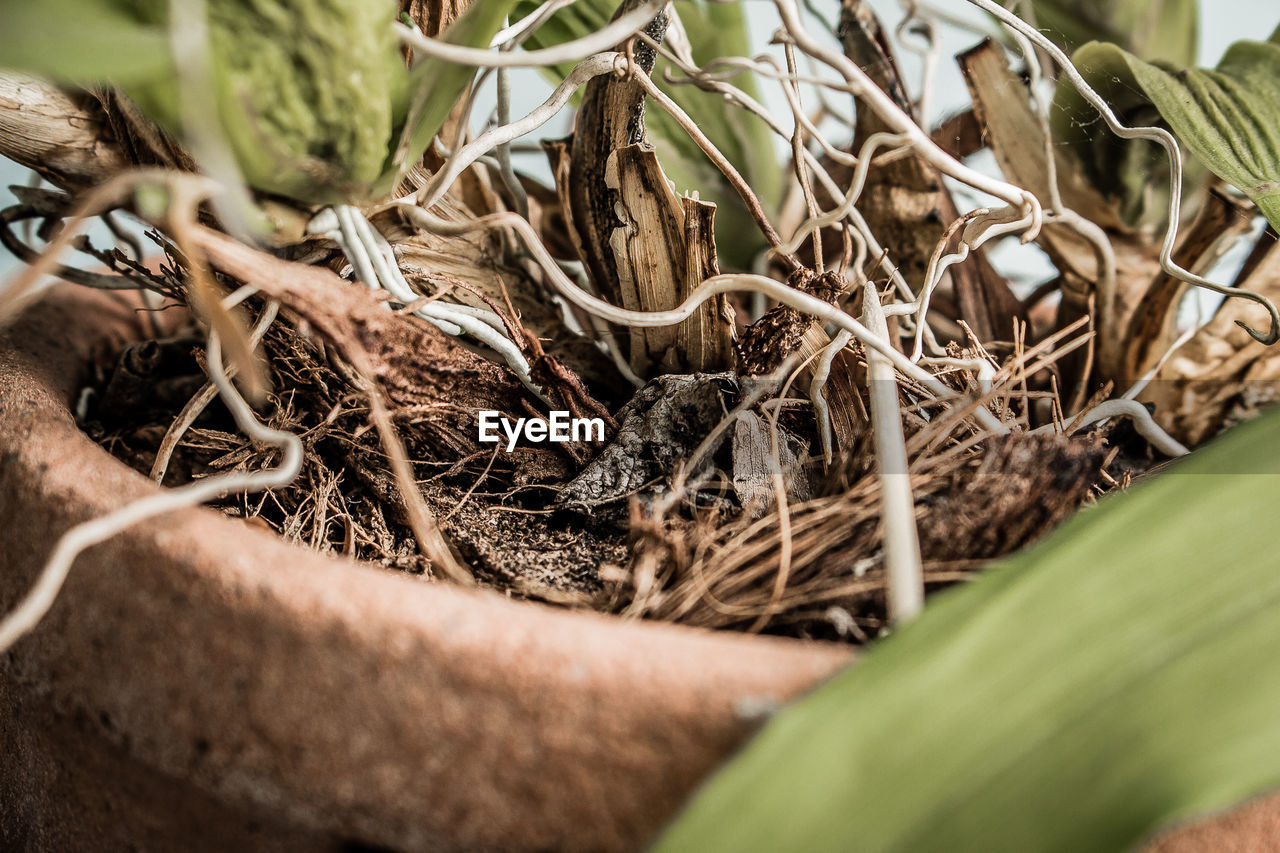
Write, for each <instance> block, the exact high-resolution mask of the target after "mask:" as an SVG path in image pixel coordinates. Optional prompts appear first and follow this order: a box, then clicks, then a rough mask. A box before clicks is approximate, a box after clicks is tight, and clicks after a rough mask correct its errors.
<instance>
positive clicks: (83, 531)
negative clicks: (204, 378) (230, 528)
mask: <svg viewBox="0 0 1280 853" xmlns="http://www.w3.org/2000/svg"><path fill="white" fill-rule="evenodd" d="M207 367H208V371H209V378H210V379H211V380H212V381H213V383H214V384H215V385H217V386H218V391H219V392H220V393H221V395H222V400H223V402H224V403H225V404H226V406H227V408H228V409H229V410H230V411H231V414H232V416H233V417H234V418H235V421H236V425H237V426H239V428H240V429H241V430H242V431H243V432H244V433H245V434H246V435H247V436H249V438H250V439H251V440H253V441H258V442H262V443H264V444H272V445H275V446H276V447H279V448H280V449H281V451H283V453H282V456H281V459H280V463H279V464H278V465H277V466H276V467H275V468H268V469H265V470H262V471H232V472H229V473H226V474H219V475H217V476H214V477H209V478H207V479H204V480H197V481H195V482H193V483H188V484H187V485H185V486H179V487H178V488H176V489H167V490H165V491H162V492H159V493H157V494H153V495H149V496H148V497H145V498H142V499H141V500H137V501H134V502H133V503H131V504H128V505H127V506H124V507H121V508H120V509H118V510H116V511H115V512H111V513H108V514H106V515H104V516H102V517H101V518H95V519H92V520H90V521H85V522H81V523H80V524H77V525H76V526H74V527H72V528H71V529H70V530H68V531H67V532H66V533H64V534H63V535H62V537H61V538H60V539H59V540H58V544H57V545H56V546H55V547H54V550H53V554H52V555H51V556H50V557H49V560H48V562H47V563H45V565H44V568H43V569H42V570H41V571H40V575H39V577H38V578H37V579H36V582H35V585H34V586H32V587H31V589H30V591H28V592H27V594H26V596H25V597H23V599H22V600H21V601H19V602H18V604H17V605H16V606H15V607H14V608H13V610H11V611H10V612H9V613H8V614H6V615H5V617H4V619H3V620H2V621H0V653H3V652H4V651H6V650H7V649H8V648H9V647H10V646H12V645H13V644H14V643H15V642H17V641H18V640H19V639H21V638H22V637H23V636H24V635H25V634H26V633H27V632H29V631H31V630H32V629H33V628H35V626H36V625H37V624H39V622H40V620H41V619H43V618H44V615H45V614H46V613H48V612H49V608H50V607H51V606H52V605H53V602H54V600H55V599H56V598H57V596H58V592H59V591H60V590H61V589H62V585H63V583H64V582H65V581H66V579H67V574H68V572H70V570H71V564H72V563H73V562H74V561H75V558H76V557H77V556H78V555H79V554H80V552H81V551H83V550H85V549H86V548H88V547H90V546H91V545H96V544H98V543H99V542H103V541H105V540H107V539H110V538H111V537H112V536H115V535H116V534H117V533H120V532H121V531H123V530H125V529H126V528H128V527H130V526H131V525H134V524H137V523H138V522H140V521H144V520H145V519H148V518H151V517H153V516H156V515H160V514H162V513H166V512H171V511H172V510H175V509H182V508H184V507H189V506H195V505H196V504H200V503H204V502H205V501H208V500H212V499H214V498H219V497H222V496H224V495H228V494H231V493H232V492H256V491H262V490H263V489H275V488H280V487H282V486H286V485H288V484H289V483H290V482H292V481H293V478H294V477H296V476H297V475H298V471H299V470H301V468H302V456H303V453H302V442H301V441H300V440H299V439H298V437H297V436H296V435H293V434H291V433H287V432H284V431H282V430H277V429H272V428H270V427H268V426H266V425H264V424H263V423H261V422H260V421H259V420H258V419H257V417H256V416H255V415H254V413H253V410H252V409H251V408H249V404H248V403H246V402H245V400H244V398H243V397H241V396H240V393H239V392H238V391H237V390H236V389H235V387H234V386H233V385H232V384H231V380H230V379H228V378H227V374H226V370H225V369H224V367H223V365H222V347H221V345H220V343H219V341H218V336H217V333H215V332H212V331H211V332H210V333H209V349H208V365H207Z"/></svg>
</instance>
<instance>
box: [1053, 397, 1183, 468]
mask: <svg viewBox="0 0 1280 853" xmlns="http://www.w3.org/2000/svg"><path fill="white" fill-rule="evenodd" d="M1107 418H1129V419H1130V420H1131V421H1133V427H1134V429H1136V430H1137V431H1138V435H1140V436H1142V437H1143V438H1145V439H1146V440H1147V441H1148V443H1150V444H1151V446H1152V447H1154V448H1155V449H1156V450H1159V451H1160V452H1161V453H1163V454H1164V455H1165V456H1186V455H1187V454H1188V453H1190V452H1191V451H1190V450H1188V449H1187V448H1186V446H1185V445H1183V444H1182V443H1181V442H1180V441H1178V440H1177V439H1176V438H1174V437H1173V436H1171V435H1169V433H1167V432H1165V431H1164V430H1163V429H1162V428H1161V427H1160V425H1159V424H1158V423H1156V422H1155V419H1154V418H1152V417H1151V412H1149V411H1147V407H1146V406H1144V405H1142V404H1141V403H1139V402H1138V401H1137V400H1106V401H1104V402H1102V403H1099V404H1098V405H1096V406H1094V407H1093V408H1092V409H1090V410H1089V411H1087V412H1085V413H1084V414H1083V415H1081V416H1080V417H1079V418H1077V419H1076V423H1075V426H1074V427H1073V428H1072V430H1071V432H1072V434H1074V433H1077V432H1079V431H1080V430H1082V429H1084V428H1085V427H1087V426H1092V425H1093V424H1096V423H1098V422H1099V421H1105V420H1106V419H1107ZM1056 430H1057V424H1045V425H1044V426H1042V427H1037V428H1035V429H1033V430H1032V431H1031V434H1032V435H1037V434H1042V433H1052V432H1055V431H1056Z"/></svg>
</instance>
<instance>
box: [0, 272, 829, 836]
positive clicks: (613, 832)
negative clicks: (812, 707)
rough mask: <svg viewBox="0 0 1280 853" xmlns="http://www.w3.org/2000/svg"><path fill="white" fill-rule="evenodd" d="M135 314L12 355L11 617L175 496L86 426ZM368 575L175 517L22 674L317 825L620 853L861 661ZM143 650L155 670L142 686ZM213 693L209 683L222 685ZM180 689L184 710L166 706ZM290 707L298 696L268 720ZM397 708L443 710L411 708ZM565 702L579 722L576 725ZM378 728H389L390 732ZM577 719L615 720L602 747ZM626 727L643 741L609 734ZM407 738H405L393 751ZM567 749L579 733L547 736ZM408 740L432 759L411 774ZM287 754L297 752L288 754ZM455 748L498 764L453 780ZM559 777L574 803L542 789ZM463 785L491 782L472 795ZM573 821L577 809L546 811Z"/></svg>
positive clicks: (48, 310)
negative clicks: (70, 550)
mask: <svg viewBox="0 0 1280 853" xmlns="http://www.w3.org/2000/svg"><path fill="white" fill-rule="evenodd" d="M135 322H136V320H135V316H134V313H133V311H132V309H131V307H130V305H129V304H128V303H127V301H126V302H122V301H120V299H119V297H118V296H115V295H104V294H101V293H94V292H86V291H82V290H79V289H76V290H73V291H67V290H60V291H58V292H56V293H55V295H54V296H53V297H51V298H48V299H46V300H45V301H44V302H42V303H41V304H40V305H38V306H36V308H35V309H33V310H32V311H31V312H29V313H28V314H27V315H26V317H25V318H24V319H23V320H22V321H20V324H19V325H18V326H15V328H14V329H13V330H12V331H11V332H10V333H9V334H8V335H6V339H5V340H4V341H3V343H0V465H2V466H3V468H4V469H6V472H7V475H8V476H7V477H6V479H7V480H8V481H9V482H10V484H11V485H10V486H6V487H4V489H3V490H0V491H3V492H4V493H5V494H4V496H2V497H0V512H4V513H5V514H12V513H13V512H14V508H15V507H23V508H24V509H23V510H21V511H22V514H23V518H22V522H21V524H16V523H15V521H14V520H12V519H11V521H10V523H9V524H8V525H7V526H8V527H9V528H10V530H9V533H8V534H7V540H5V539H3V538H0V547H5V548H17V549H19V551H22V552H24V553H25V556H24V557H23V558H22V559H19V560H18V561H17V563H19V565H18V566H15V567H14V570H13V571H11V572H4V573H0V606H3V607H6V608H7V607H8V606H10V605H11V604H12V602H13V601H14V600H15V599H16V597H17V595H18V594H20V593H21V591H23V590H25V589H26V588H27V586H28V585H29V582H30V580H31V578H32V577H34V574H35V571H36V570H37V569H38V567H39V565H40V564H41V563H42V562H43V560H42V555H43V554H44V553H46V551H47V548H49V547H52V544H53V541H54V539H55V537H56V535H57V532H59V531H61V530H63V529H65V528H66V527H68V526H70V524H72V523H74V522H75V521H79V520H83V519H85V518H89V517H93V516H96V515H100V514H103V513H105V512H106V511H109V510H111V509H114V508H116V507H118V506H120V505H121V504H122V503H123V502H124V501H126V500H129V499H133V498H136V497H140V496H143V495H145V494H151V493H155V492H156V491H157V490H158V488H159V487H157V486H156V485H155V484H154V483H152V482H151V481H150V480H148V479H147V478H146V477H144V476H142V475H141V474H139V473H137V472H135V471H133V470H131V469H129V468H128V467H127V466H125V465H124V464H123V463H121V462H119V461H118V460H116V459H115V458H114V457H112V456H110V455H109V454H108V453H107V452H106V451H105V450H104V449H102V448H101V447H99V446H97V445H96V444H94V443H93V442H91V441H90V440H89V439H88V437H87V436H85V435H84V434H83V433H82V432H80V430H79V429H78V428H77V427H76V425H75V424H74V421H73V419H72V417H71V414H70V412H69V404H70V403H71V401H72V397H73V394H74V393H75V391H76V386H77V385H78V382H79V376H80V375H81V374H82V372H83V369H84V367H85V366H86V365H87V363H88V362H87V359H86V357H87V356H90V355H96V356H98V357H101V356H102V355H103V353H104V352H105V351H106V350H108V349H111V348H112V347H118V346H119V345H120V344H121V343H123V341H124V340H125V339H126V338H127V337H128V336H129V335H130V331H129V330H130V328H131V326H132V325H133V324H134V323H135ZM13 484H19V485H13ZM11 489H13V492H12V493H10V490H11ZM19 492H20V494H19ZM15 528H25V529H15ZM15 540H16V541H15ZM41 545H44V546H45V547H44V548H43V549H42V548H41V547H40V546H41ZM24 546H26V547H25V549H24ZM150 561H163V562H165V563H166V565H165V566H163V567H162V568H159V569H157V568H156V567H155V566H148V565H146V564H147V563H149V562H150ZM353 563H354V561H350V560H340V559H337V558H334V557H331V556H327V555H321V554H318V553H316V552H312V551H309V550H307V549H305V548H302V547H298V546H294V545H291V544H289V543H286V542H284V541H283V540H282V539H280V538H279V537H277V536H275V535H274V534H271V533H268V532H266V531H262V530H257V529H253V528H251V527H250V526H248V525H245V524H243V523H242V522H238V521H236V520H233V519H230V518H226V517H224V516H222V515H220V514H219V513H217V512H215V511H213V510H210V509H206V508H198V509H190V510H184V511H179V512H175V513H172V514H169V515H166V516H163V517H161V518H158V519H155V520H153V521H149V522H145V523H143V524H141V525H138V526H136V527H134V528H131V529H130V530H129V531H127V532H126V533H124V534H122V535H121V536H119V537H116V538H115V539H114V540H111V541H109V542H107V543H104V544H103V545H100V546H97V547H95V548H94V549H91V550H90V551H88V552H86V554H84V555H82V556H81V558H80V559H79V560H78V561H77V563H76V566H75V567H74V568H73V570H72V576H71V578H70V579H69V580H68V583H67V587H66V589H64V591H63V595H62V596H61V598H60V600H59V601H58V603H57V604H55V607H54V609H53V611H52V612H51V613H50V615H49V617H48V619H47V620H46V622H45V623H44V624H42V625H41V627H40V628H38V629H37V631H36V632H34V633H33V634H32V635H31V636H29V637H27V638H24V640H22V641H21V642H20V643H19V644H18V645H17V646H15V648H14V649H13V650H12V651H11V653H10V660H9V670H10V676H11V677H12V678H14V679H15V682H16V683H19V684H28V685H34V687H33V689H37V690H38V691H39V692H41V693H42V694H46V695H51V696H52V697H53V701H54V702H55V704H57V705H59V706H60V707H63V708H72V709H77V710H78V711H80V712H85V713H89V714H91V718H94V719H96V718H97V716H98V715H102V717H103V719H109V720H111V721H112V722H111V723H110V725H106V726H104V731H103V732H101V734H103V736H104V737H107V738H108V739H110V740H112V741H113V742H115V743H117V744H127V745H128V747H127V748H128V749H129V750H130V751H131V752H132V754H133V755H135V756H136V757H137V758H138V759H139V760H141V761H143V762H145V763H147V764H149V765H153V766H154V767H156V768H158V769H159V770H161V771H162V772H165V773H170V774H174V775H177V776H180V777H185V778H190V779H192V780H193V781H194V783H195V784H196V785H197V786H199V787H200V788H202V789H203V790H206V791H209V792H211V793H213V794H214V795H215V796H217V797H219V798H222V799H225V800H227V801H228V802H232V803H235V804H240V805H244V806H246V807H258V808H264V809H268V810H270V811H272V812H274V813H278V814H282V815H285V816H286V817H287V818H288V819H289V820H292V821H296V822H298V823H300V824H302V825H305V826H308V827H313V828H319V829H322V830H325V831H333V832H339V833H346V834H354V835H358V836H360V837H365V838H368V839H370V840H373V841H377V842H379V843H386V844H393V845H396V846H405V847H423V848H426V847H436V846H442V847H451V846H473V845H475V846H490V845H498V846H530V847H532V846H542V847H546V846H551V847H567V846H584V847H594V848H613V849H618V848H625V847H630V846H634V845H635V844H638V843H642V842H643V840H644V839H645V838H646V837H647V835H648V834H649V833H651V832H652V831H653V830H654V829H655V828H656V827H657V826H658V825H660V823H661V821H662V820H664V819H665V818H666V817H667V816H668V815H669V814H670V812H671V810H672V808H673V807H674V806H675V805H676V804H677V803H678V802H679V801H680V799H681V798H682V797H683V796H684V795H685V794H686V793H687V791H688V790H689V789H690V788H691V787H692V786H693V785H695V784H696V783H697V781H698V780H699V779H700V778H701V777H702V776H703V775H705V773H706V772H707V771H708V770H709V769H711V768H712V767H714V766H715V764H716V763H717V762H718V761H719V760H720V759H721V758H722V757H723V756H724V755H725V754H726V752H727V751H728V750H729V749H731V748H732V747H733V746H734V745H735V744H737V743H738V742H740V741H741V739H742V738H743V737H745V735H746V734H747V733H749V731H750V730H751V729H752V727H753V726H754V725H755V724H756V723H755V722H753V721H752V720H750V719H748V716H747V715H746V712H747V711H748V710H749V709H750V708H751V707H759V706H761V705H762V704H763V705H768V704H770V703H776V702H779V701H783V700H785V699H788V698H791V697H793V696H794V695H795V694H796V693H797V692H798V691H801V690H804V689H806V688H807V687H808V686H810V685H812V684H813V683H814V682H815V681H816V680H818V679H820V678H822V677H824V676H825V675H827V674H829V673H830V672H832V671H833V670H834V669H836V668H838V667H839V666H840V665H841V664H842V663H843V662H845V661H846V660H847V659H848V656H849V651H848V650H847V649H845V648H841V647H835V646H831V645H829V644H815V643H807V642H801V641H792V640H785V639H779V638H768V637H752V636H746V635H734V634H728V633H713V632H709V631H704V630H700V629H694V628H687V627H682V626H675V625H669V624H658V623H641V622H632V621H627V620H622V619H619V618H617V617H612V616H604V615H600V614H592V613H584V612H576V611H568V610H560V609H555V608H552V607H550V606H547V605H541V604H536V603H528V602H518V601H512V600H508V599H506V598H504V597H503V596H501V595H500V594H498V593H496V592H492V591H487V590H468V589H461V588H458V587H453V586H449V585H446V584H442V583H425V582H422V581H421V580H415V579H413V578H411V577H408V576H405V575H403V574H400V573H396V572H389V571H387V570H385V569H382V568H380V567H375V566H370V565H355V564H353ZM104 575H106V576H108V577H111V576H112V575H114V580H115V581H116V583H115V584H112V583H108V582H104ZM148 620H151V621H150V623H149V622H148ZM149 626H150V627H149ZM160 630H162V631H163V632H164V633H165V634H167V635H169V636H168V637H161V636H158V635H157V631H160ZM228 630H233V631H236V632H238V634H239V636H226V635H225V632H226V631H228ZM169 642H171V645H168V646H166V647H164V648H163V650H159V649H157V648H156V646H157V645H158V644H160V643H169ZM122 659H133V660H135V661H137V664H138V665H139V666H143V667H150V669H149V670H144V671H141V672H139V671H136V667H135V671H133V672H130V668H129V667H122V666H121V665H120V661H121V660H122ZM3 664H4V661H3V660H2V659H0V676H3V675H4V673H5V668H4V665H3ZM303 667H305V668H306V669H300V668H303ZM193 679H203V683H201V684H200V685H199V688H198V689H197V688H195V687H193V681H192V680H193ZM202 691H203V694H202ZM366 693H371V695H365V696H361V695H353V694H366ZM158 697H159V698H158ZM298 697H301V699H299V698H298ZM161 700H163V701H166V702H168V703H170V705H171V707H169V708H168V709H167V711H166V713H156V712H154V711H148V710H147V709H146V707H145V706H146V705H147V703H148V702H155V701H161ZM303 700H305V701H306V702H307V703H311V702H321V703H326V704H327V705H328V706H329V707H328V708H321V709H317V713H320V712H322V711H324V712H329V713H330V716H331V718H325V719H318V718H317V717H316V716H315V715H311V716H308V715H306V714H297V713H295V712H292V711H290V712H287V713H286V712H285V711H284V710H283V706H285V705H288V704H289V703H291V702H297V701H303ZM272 702H277V703H282V706H281V707H280V708H278V709H276V710H275V711H273V709H272V708H270V707H264V708H256V707H255V703H272ZM477 702H481V703H485V702H487V703H490V704H480V705H477V704H476V703H477ZM389 705H390V706H398V707H399V708H405V707H408V708H410V709H411V710H412V712H413V714H419V715H421V719H422V720H423V722H421V725H420V726H419V725H416V724H415V723H413V722H412V720H413V719H414V718H413V717H412V715H411V716H410V721H409V722H406V721H405V720H402V719H392V718H390V717H389V715H390V710H387V708H388V707H389ZM211 708H218V709H220V712H219V713H211V711H210V709H211ZM380 709H381V710H380ZM237 710H239V711H240V712H241V713H240V714H239V715H237ZM273 714H274V715H275V716H273ZM565 714H568V715H570V716H571V717H576V722H575V721H574V720H571V721H570V724H569V725H568V726H567V727H566V726H565V725H564V723H563V721H557V715H565ZM361 715H364V718H363V719H362V718H361ZM370 716H372V717H378V718H381V717H388V718H387V719H378V720H376V723H377V724H376V725H374V724H373V723H371V722H370V719H369V718H370ZM455 717H456V719H455ZM278 718H283V721H282V719H278ZM664 718H665V719H664ZM575 725H576V726H589V727H598V728H602V729H606V730H607V731H606V732H604V733H602V732H600V731H588V732H585V733H584V740H583V741H579V740H575V739H574V734H575V733H574V728H575ZM476 726H478V727H480V729H481V736H479V737H477V734H476V732H474V731H470V729H471V728H472V727H476ZM681 727H683V728H682V729H681V730H673V729H680V728H681ZM211 729H218V730H219V731H216V732H214V731H211ZM223 729H225V731H223ZM255 729H256V730H255ZM202 732H203V734H201V733H202ZM605 734H607V735H608V736H609V737H613V738H617V737H620V736H626V735H632V736H634V737H635V738H636V739H637V740H638V741H639V743H619V744H614V745H613V747H612V749H611V750H610V749H608V748H605V747H604V746H603V744H593V743H586V742H585V738H586V736H588V735H590V736H592V737H597V738H601V737H603V736H604V735H605ZM387 737H390V738H392V741H393V743H392V744H385V743H382V741H381V740H379V739H380V738H387ZM501 737H507V738H510V739H511V743H510V744H508V746H507V748H508V750H509V751H512V750H513V751H515V752H518V753H519V756H518V757H517V759H516V760H515V762H514V767H512V766H500V765H502V764H503V761H504V758H503V755H502V749H498V750H497V752H495V751H494V750H493V749H492V746H493V745H492V744H486V743H483V742H482V741H484V739H485V738H501ZM544 737H554V738H560V739H561V741H562V742H560V743H551V744H540V745H536V746H532V747H531V746H530V744H529V743H526V742H525V741H533V740H537V739H540V738H544ZM362 738H364V739H368V740H370V742H371V743H372V745H370V743H364V742H363V741H362V740H361V739H362ZM396 738H399V739H400V741H401V743H400V747H399V748H402V749H403V750H404V751H406V752H407V753H408V754H409V755H411V756H414V757H413V758H412V759H411V760H410V761H408V762H407V763H406V765H405V766H403V767H400V766H395V761H396V758H395V753H396V750H397V747H396V746H395V744H394V740H395V739H396ZM353 740H356V741H361V742H359V743H352V741H353ZM606 740H607V738H606ZM374 741H376V742H374ZM210 743H212V744H213V746H208V744H210ZM201 744H205V746H201ZM272 750H293V751H295V752H296V753H298V756H299V757H297V758H296V760H294V759H293V758H291V759H289V760H286V761H283V762H282V760H281V759H280V757H279V756H278V755H276V756H273V755H272V754H271V752H272ZM415 750H416V752H415ZM237 751H239V752H240V753H245V752H248V753H251V760H245V759H244V756H243V755H239V756H238V755H237V754H236V753H237ZM440 751H444V752H446V753H449V754H450V755H453V756H454V760H456V761H458V762H460V763H463V762H471V763H474V764H476V766H475V767H470V766H469V765H467V766H463V767H462V769H461V771H460V772H459V773H450V772H445V770H444V769H443V768H441V769H436V770H432V769H430V767H431V765H432V764H433V761H435V754H436V753H437V752H440ZM611 751H612V752H613V753H616V754H614V755H612V756H611V755H610V752H611ZM664 751H665V752H664ZM326 753H327V754H326ZM361 762H364V763H363V764H362V763H361ZM611 764H613V765H615V766H612V767H611V766H610V765H611ZM368 767H372V768H373V769H374V771H375V772H372V773H364V772H363V771H364V769H366V768H368ZM415 767H417V768H419V769H418V770H417V771H415V769H414V768H415ZM424 767H425V768H427V769H421V768H424ZM406 768H408V769H406ZM535 768H544V769H545V771H546V773H547V774H548V776H549V777H550V778H553V779H557V780H558V784H560V785H561V786H562V790H561V791H559V792H557V791H553V790H541V789H540V788H539V787H538V785H537V784H535V783H534V782H531V780H530V779H529V778H528V776H529V774H530V773H532V772H534V770H535ZM317 773H320V774H325V773H328V774H331V776H332V778H330V779H328V780H327V781H322V780H319V779H316V778H315V776H314V775H313V774H317ZM432 773H435V774H436V775H435V776H431V774H432ZM300 774H301V775H300ZM309 774H312V775H309ZM344 774H345V775H346V776H347V777H349V778H347V779H344V778H343V777H344ZM379 774H381V776H379ZM557 774H558V775H557ZM609 774H614V775H617V774H622V777H621V778H622V779H625V780H626V781H627V783H628V785H629V786H630V787H631V788H632V790H631V791H630V792H627V791H624V790H622V788H624V787H627V786H620V785H619V781H618V780H610V779H609V778H608V775H609ZM424 776H426V777H429V778H426V779H425V781H424V778H423V777H424ZM458 776H460V777H463V778H466V779H471V780H472V781H473V782H474V784H477V785H479V784H481V783H484V784H488V785H489V786H490V790H486V791H483V792H479V793H476V794H475V795H474V796H468V795H466V794H462V793H459V792H456V791H455V792H454V793H453V794H452V795H450V794H449V788H450V787H451V783H450V780H451V778H454V777H458ZM380 778H381V779H382V782H379V779H380ZM486 779H488V780H489V781H488V782H485V780H486ZM660 788H661V789H662V790H659V789H660ZM517 792H524V794H525V795H526V796H527V797H530V798H531V800H532V802H531V803H527V804H524V805H517V804H513V803H510V802H507V803H506V808H504V809H503V810H502V813H501V814H496V815H495V809H494V803H496V802H500V801H502V800H503V799H507V800H510V798H512V797H513V796H515V795H516V793H517ZM388 800H390V802H388ZM428 801H431V802H432V803H433V805H432V806H431V807H430V808H426V807H425V806H424V805H423V804H424V803H425V802H428ZM442 801H443V802H442ZM424 808H426V812H425V813H423V809H424ZM555 809H561V810H563V813H562V814H561V815H556V814H554V813H551V814H548V813H547V812H548V810H555ZM539 814H541V815H542V817H541V818H539V817H538V815H539ZM566 818H568V819H570V822H577V825H576V826H575V827H573V828H572V830H570V829H567V828H566V826H565V819H566ZM582 821H586V822H588V823H587V824H585V825H589V826H591V827H592V828H591V829H590V830H586V831H584V830H583V826H584V824H583V823H582ZM566 833H568V834H567V835H566ZM440 842H444V843H443V844H441V843H440Z"/></svg>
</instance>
